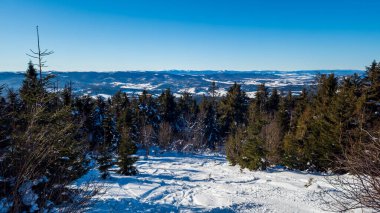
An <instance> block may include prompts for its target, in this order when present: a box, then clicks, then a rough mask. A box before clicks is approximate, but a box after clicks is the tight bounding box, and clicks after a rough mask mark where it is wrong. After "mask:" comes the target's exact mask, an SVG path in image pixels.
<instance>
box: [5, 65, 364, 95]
mask: <svg viewBox="0 0 380 213" xmlns="http://www.w3.org/2000/svg"><path fill="white" fill-rule="evenodd" d="M362 72H363V71H360V70H305V71H244V72H243V71H176V70H173V71H159V72H154V71H121V72H49V73H50V74H53V75H55V76H56V78H55V80H54V81H55V83H57V82H58V87H60V88H62V87H63V86H64V84H65V83H68V82H70V81H71V82H72V86H73V89H74V92H75V93H76V94H88V95H91V96H96V95H103V96H106V97H109V96H110V95H113V94H115V93H116V92H117V91H118V90H121V91H123V92H126V93H128V94H129V95H130V96H134V95H138V94H140V93H141V91H142V90H144V89H146V90H148V91H149V93H151V94H153V95H156V96H157V95H159V94H161V92H162V91H163V90H165V89H167V88H170V89H171V91H172V92H173V93H174V95H175V96H177V97H179V96H181V94H182V93H183V92H185V91H186V92H189V93H191V94H192V95H195V96H202V95H203V94H206V95H207V93H208V88H209V86H210V84H211V82H213V81H215V83H216V84H217V86H218V88H219V89H218V95H220V96H222V95H225V94H226V93H227V90H228V88H229V87H230V86H231V85H233V84H234V82H237V83H238V84H241V85H242V89H244V91H246V92H247V95H248V96H249V97H254V93H255V91H256V90H257V86H258V85H260V84H262V83H265V85H266V86H267V87H268V88H277V89H279V90H280V91H283V92H287V91H289V90H291V91H292V92H293V93H295V94H299V93H300V92H301V90H302V89H303V87H307V86H310V85H313V84H315V83H316V82H315V77H316V75H317V74H329V73H334V74H335V75H336V76H338V77H342V76H347V75H351V74H353V73H362ZM24 73H25V72H0V85H2V84H7V85H8V86H9V87H11V88H15V89H17V88H19V87H20V85H21V83H22V80H23V78H24Z"/></svg>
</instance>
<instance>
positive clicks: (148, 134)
mask: <svg viewBox="0 0 380 213" xmlns="http://www.w3.org/2000/svg"><path fill="white" fill-rule="evenodd" d="M154 137H155V132H154V129H153V127H152V125H144V126H142V128H141V142H142V145H143V146H144V148H145V157H148V156H149V152H150V147H151V146H152V142H153V139H154Z"/></svg>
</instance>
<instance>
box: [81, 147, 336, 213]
mask: <svg viewBox="0 0 380 213" xmlns="http://www.w3.org/2000/svg"><path fill="white" fill-rule="evenodd" d="M140 154H141V153H140ZM136 166H137V168H138V169H139V172H140V173H139V174H138V175H137V176H123V175H119V174H116V173H114V172H112V175H111V178H110V179H108V180H101V179H99V178H98V177H99V173H98V171H97V170H92V171H90V172H89V173H88V174H87V175H86V176H84V177H83V178H81V179H80V180H79V181H78V183H79V184H81V183H83V182H86V181H88V180H98V181H99V182H98V183H99V184H100V185H101V188H102V190H105V191H103V193H100V194H99V195H97V196H96V197H95V198H93V200H92V203H91V204H92V206H91V207H90V208H89V209H88V212H328V210H329V207H328V206H326V204H325V202H324V201H326V200H328V197H326V196H325V197H324V198H325V199H326V200H324V199H322V196H323V195H321V192H322V191H325V190H332V188H331V186H330V184H329V183H328V182H327V179H326V178H332V177H333V176H328V175H326V174H323V173H307V172H300V171H289V170H286V169H285V168H283V167H273V168H270V169H268V170H267V171H249V170H247V169H243V170H241V169H240V167H239V166H230V165H229V163H228V161H227V160H226V157H225V156H224V155H218V154H183V153H182V154H181V153H176V152H169V153H163V154H157V155H155V154H153V156H149V158H145V157H144V156H140V160H139V161H137V164H136ZM95 182H97V181H95Z"/></svg>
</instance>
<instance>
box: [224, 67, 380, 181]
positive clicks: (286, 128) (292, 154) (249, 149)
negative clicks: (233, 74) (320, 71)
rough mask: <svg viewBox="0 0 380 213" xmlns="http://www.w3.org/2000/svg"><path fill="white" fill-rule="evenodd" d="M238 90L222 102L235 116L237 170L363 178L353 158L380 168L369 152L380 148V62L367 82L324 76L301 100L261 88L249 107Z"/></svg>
mask: <svg viewBox="0 0 380 213" xmlns="http://www.w3.org/2000/svg"><path fill="white" fill-rule="evenodd" d="M235 87H236V86H234V87H233V88H235ZM233 88H232V89H231V90H230V91H229V94H228V95H227V97H226V98H225V99H224V100H222V102H221V104H222V105H221V106H225V109H224V111H229V112H231V113H235V115H234V116H230V118H231V117H232V118H234V122H233V125H229V135H228V136H227V142H226V152H227V158H228V160H229V161H230V162H231V163H232V164H239V165H240V166H241V167H243V168H248V169H252V170H254V169H265V168H266V167H267V166H270V165H278V164H282V165H285V166H287V167H288V168H291V169H300V170H312V171H329V170H330V171H334V172H354V173H355V172H356V173H358V172H359V169H358V167H359V165H356V167H355V168H356V171H350V170H352V168H353V166H352V165H347V159H348V157H347V155H350V154H351V155H352V154H353V153H356V154H355V155H357V154H359V153H360V154H361V153H367V154H368V156H367V157H368V159H372V158H374V159H377V160H375V161H374V164H373V165H372V167H374V168H375V167H376V165H377V167H379V166H380V162H379V159H380V155H379V154H378V152H376V153H374V152H372V151H373V150H367V148H365V147H366V146H363V145H365V144H375V145H376V147H380V146H379V144H378V143H379V142H378V141H379V136H380V63H376V61H374V62H373V63H372V64H371V66H369V67H367V70H366V72H365V74H364V76H359V75H357V74H354V75H352V76H346V77H344V78H343V79H341V80H339V79H338V78H337V77H336V76H335V75H334V74H330V75H319V76H317V85H316V86H312V87H310V88H308V89H306V88H305V89H303V91H302V93H301V94H300V95H299V96H293V95H292V93H291V92H289V93H288V94H287V95H286V96H279V95H278V91H277V90H276V89H274V90H272V91H271V92H269V91H268V90H267V88H265V86H264V85H261V86H259V88H258V91H257V93H256V98H255V99H252V100H251V101H250V102H249V104H248V105H244V103H246V101H245V98H244V93H243V92H241V91H240V89H239V87H237V88H236V89H233ZM239 97H242V98H239ZM237 100H241V101H240V102H239V101H237ZM225 103H230V104H225ZM238 103H240V104H238ZM236 106H241V107H236ZM239 114H240V115H239ZM222 116H223V115H222ZM222 118H223V117H222ZM348 163H350V162H348ZM363 168H364V167H363ZM360 172H364V171H360Z"/></svg>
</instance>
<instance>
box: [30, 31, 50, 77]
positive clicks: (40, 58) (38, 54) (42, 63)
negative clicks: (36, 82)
mask: <svg viewBox="0 0 380 213" xmlns="http://www.w3.org/2000/svg"><path fill="white" fill-rule="evenodd" d="M36 30H37V51H33V50H32V49H30V52H31V54H26V55H28V56H29V57H32V58H35V59H37V60H38V64H35V65H38V67H39V71H40V81H42V68H43V67H47V66H46V60H44V57H46V56H48V55H51V54H53V53H54V51H49V50H47V49H45V50H44V51H42V52H41V47H40V34H39V31H38V26H36Z"/></svg>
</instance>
